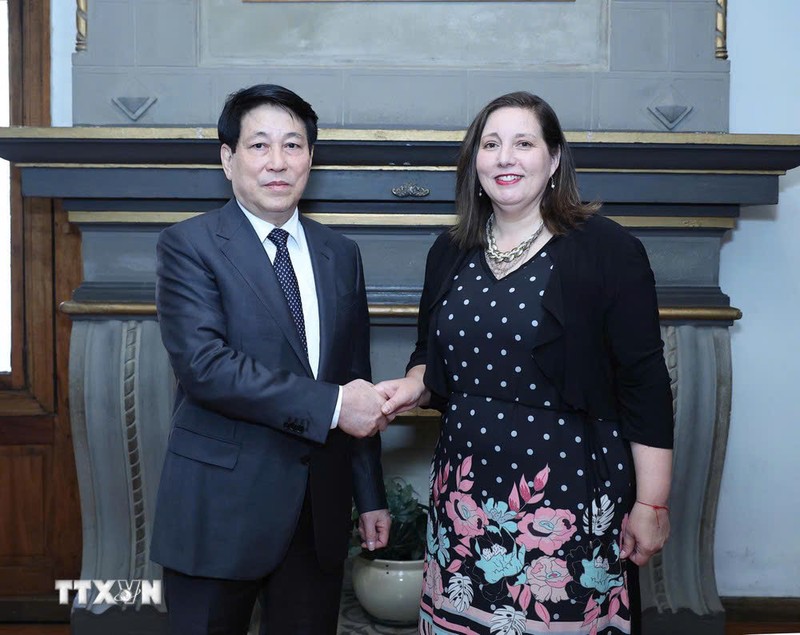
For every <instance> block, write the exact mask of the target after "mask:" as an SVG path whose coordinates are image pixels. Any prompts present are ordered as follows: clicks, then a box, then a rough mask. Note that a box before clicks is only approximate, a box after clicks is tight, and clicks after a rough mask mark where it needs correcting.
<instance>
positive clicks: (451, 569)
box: [447, 560, 461, 573]
mask: <svg viewBox="0 0 800 635" xmlns="http://www.w3.org/2000/svg"><path fill="white" fill-rule="evenodd" d="M460 568H461V560H453V562H451V563H450V566H449V567H447V570H448V571H449V572H450V573H455V572H456V571H458V570H459V569H460Z"/></svg>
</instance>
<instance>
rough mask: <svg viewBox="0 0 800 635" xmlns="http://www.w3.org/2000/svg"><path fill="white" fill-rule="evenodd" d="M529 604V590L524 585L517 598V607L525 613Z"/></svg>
mask: <svg viewBox="0 0 800 635" xmlns="http://www.w3.org/2000/svg"><path fill="white" fill-rule="evenodd" d="M530 603H531V588H530V587H529V586H528V585H527V584H526V585H525V587H524V588H523V589H522V593H520V596H519V606H520V608H521V609H522V610H523V611H525V612H527V611H528V606H529V605H530Z"/></svg>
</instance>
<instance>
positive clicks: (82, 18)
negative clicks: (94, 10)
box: [75, 0, 89, 53]
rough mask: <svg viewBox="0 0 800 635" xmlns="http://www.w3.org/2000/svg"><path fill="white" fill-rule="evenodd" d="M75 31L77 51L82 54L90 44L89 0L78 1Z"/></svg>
mask: <svg viewBox="0 0 800 635" xmlns="http://www.w3.org/2000/svg"><path fill="white" fill-rule="evenodd" d="M75 30H76V33H75V51H76V52H77V53H80V52H81V51H85V50H86V48H87V45H88V43H89V39H88V34H89V0H76V7H75Z"/></svg>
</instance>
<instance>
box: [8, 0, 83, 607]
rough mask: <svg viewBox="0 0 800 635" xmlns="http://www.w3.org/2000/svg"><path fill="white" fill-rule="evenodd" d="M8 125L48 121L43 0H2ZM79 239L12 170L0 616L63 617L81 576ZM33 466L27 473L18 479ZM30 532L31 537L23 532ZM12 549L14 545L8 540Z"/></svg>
mask: <svg viewBox="0 0 800 635" xmlns="http://www.w3.org/2000/svg"><path fill="white" fill-rule="evenodd" d="M8 14H9V16H8V17H9V84H10V86H9V88H10V119H11V125H25V126H48V125H50V65H51V58H50V56H51V53H50V50H51V49H50V0H8ZM80 261H81V259H80V240H79V236H78V235H77V231H76V230H74V229H73V228H72V227H71V226H70V225H69V223H68V222H67V220H66V215H65V213H64V212H63V209H62V208H61V205H60V202H59V201H54V200H51V199H41V198H26V199H23V198H22V194H21V183H20V172H19V169H17V168H15V167H14V166H13V165H12V167H11V296H12V299H11V311H12V316H11V329H12V348H11V350H12V352H11V372H10V373H6V374H4V375H0V472H2V473H3V474H5V475H6V476H10V477H11V478H8V479H7V481H8V482H6V484H5V487H6V490H5V491H3V490H2V488H3V487H4V485H3V483H0V506H1V507H2V508H0V517H3V518H4V521H3V522H4V523H8V527H7V528H6V529H5V530H4V532H5V533H4V532H0V538H2V539H3V540H2V541H0V542H1V543H2V544H0V547H5V550H4V552H0V622H3V621H50V620H54V619H55V620H63V619H65V618H67V617H68V612H67V611H65V609H66V608H67V607H62V606H60V605H58V603H57V601H56V594H55V590H54V580H55V579H57V578H72V579H74V578H78V577H80V558H81V524H80V507H79V500H78V486H77V477H76V474H75V460H74V452H73V449H72V437H71V432H70V421H69V405H68V402H67V398H68V355H69V333H70V328H71V323H70V321H69V318H68V317H67V316H65V315H63V314H60V313H59V311H58V305H59V303H60V302H62V301H64V300H67V299H69V297H70V295H71V292H72V289H74V288H75V287H76V286H77V285H78V284H79V283H80V276H81V263H80ZM28 471H30V474H31V478H30V479H26V478H24V477H25V476H26V475H27V473H28ZM31 530H33V533H34V534H35V538H30V539H29V538H27V537H26V534H27V533H30V532H31ZM9 545H10V546H9ZM15 546H19V550H15V549H14V547H15Z"/></svg>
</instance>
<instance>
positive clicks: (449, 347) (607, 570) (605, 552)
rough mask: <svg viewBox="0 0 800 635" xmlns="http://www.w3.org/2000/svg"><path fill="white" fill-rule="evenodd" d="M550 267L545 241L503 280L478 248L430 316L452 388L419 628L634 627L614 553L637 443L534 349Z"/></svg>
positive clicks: (520, 631)
mask: <svg viewBox="0 0 800 635" xmlns="http://www.w3.org/2000/svg"><path fill="white" fill-rule="evenodd" d="M552 266H553V263H552V261H551V260H550V258H549V257H548V256H547V253H546V249H544V250H542V251H541V252H540V253H539V254H537V255H536V256H534V257H533V258H531V260H530V261H529V262H528V263H526V264H524V265H523V266H522V267H520V268H519V269H517V270H516V271H514V272H512V273H511V274H509V275H508V276H506V277H505V278H503V279H501V280H497V279H495V278H494V277H493V275H492V273H491V271H489V270H488V268H487V267H486V264H485V262H484V261H483V259H482V257H481V256H480V255H479V254H476V255H475V256H474V257H472V258H471V259H470V260H468V261H467V263H466V264H465V265H464V267H463V268H462V269H461V270H460V271H459V272H458V273H457V276H456V278H457V279H454V284H453V285H452V287H451V288H450V290H449V291H448V292H447V293H446V296H445V297H444V298H443V299H442V302H441V307H442V309H441V310H440V311H438V312H437V313H436V315H435V320H436V324H435V325H433V328H435V329H436V331H435V333H436V346H437V349H438V352H439V354H441V355H442V357H443V361H444V366H445V368H447V369H448V380H449V388H450V394H449V395H448V404H447V407H446V409H445V412H444V415H443V417H442V426H441V429H440V434H439V439H438V442H437V444H436V450H435V452H434V457H433V461H432V464H431V472H430V504H429V511H428V529H427V550H426V562H425V568H424V576H425V584H424V588H423V593H422V598H421V605H420V626H419V632H420V633H423V634H424V635H450V634H453V635H455V634H456V633H458V634H459V635H496V634H499V635H545V634H547V635H550V634H556V633H569V634H570V635H578V634H580V635H625V634H629V633H630V632H631V622H630V610H629V605H630V598H629V597H628V590H627V589H628V587H627V580H626V577H625V574H624V566H623V563H622V562H620V560H619V540H620V536H621V533H620V527H621V523H622V521H623V519H624V513H625V510H626V509H628V508H629V506H630V505H631V503H632V500H633V489H632V476H633V466H632V460H631V458H630V448H629V446H628V444H627V442H626V441H624V440H623V438H622V436H621V434H620V433H621V427H620V425H619V423H618V422H616V421H608V420H607V421H603V422H600V423H597V422H592V423H590V424H587V421H586V419H585V418H584V417H583V416H582V415H581V414H580V413H577V412H575V411H574V410H570V409H568V408H566V407H565V406H564V404H563V403H562V402H561V400H560V397H559V394H558V391H557V390H556V388H555V387H554V386H553V384H552V383H551V382H550V381H549V380H548V379H547V377H545V376H544V375H543V374H542V373H541V371H540V370H539V369H538V367H537V365H536V361H535V359H534V357H533V356H532V354H531V351H533V350H534V343H535V339H536V333H537V329H538V328H539V324H540V323H541V322H542V315H543V310H544V309H543V307H542V303H541V299H542V296H543V293H544V290H545V287H546V286H547V283H548V279H549V277H550V272H551V270H552ZM587 425H592V427H593V428H592V430H591V433H588V432H589V431H587V429H586V426H587Z"/></svg>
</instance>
